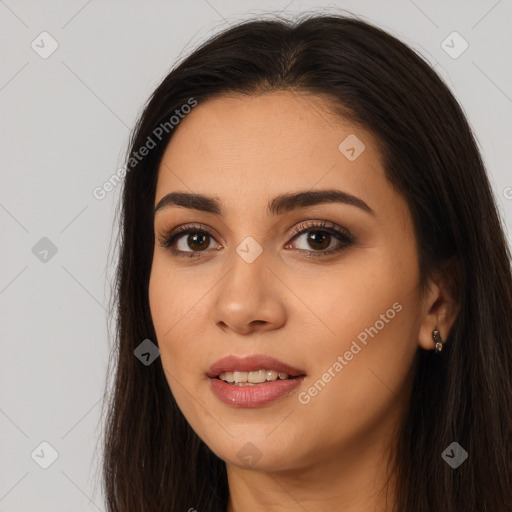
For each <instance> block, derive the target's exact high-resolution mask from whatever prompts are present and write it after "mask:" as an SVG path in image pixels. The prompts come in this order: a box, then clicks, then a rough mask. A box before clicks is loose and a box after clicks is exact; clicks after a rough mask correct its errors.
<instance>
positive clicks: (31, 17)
mask: <svg viewBox="0 0 512 512" xmlns="http://www.w3.org/2000/svg"><path fill="white" fill-rule="evenodd" d="M343 9H346V10H348V11H350V12H352V13H354V14H356V15H358V16H360V17H362V18H363V19H365V20H367V21H370V22H373V23H375V24H377V25H379V26H380V27H382V28H384V29H386V30H388V31H389V32H390V33H391V34H393V35H395V36H396V37H398V38H399V39H401V40H402V41H404V42H406V43H408V44H409V45H410V46H412V47H413V48H415V49H416V50H417V51H419V52H421V53H422V54H423V55H424V56H425V57H426V58H427V59H428V60H429V61H430V62H431V64H432V65H433V66H435V69H436V71H437V72H438V73H439V74H440V75H441V76H442V77H443V79H444V80H445V81H446V82H447V84H448V85H449V87H450V88H451V90H452V91H453V92H454V94H455V96H456V97H457V99H458V100H459V102H460V103H461V105H462V107H463V109H464V111H465V112H466V115H467V117H468V119H469V122H470V124H471V126H472V128H473V130H474V133H475V134H476V137H477V139H478V143H479V146H480V149H481V151H482V154H483V156H484V159H485V162H486V165H487V168H488V171H489V174H490V178H491V181H492V185H493V188H494V191H495V194H496V197H497V200H498V204H499V207H500V211H501V214H502V216H503V218H504V221H505V223H506V228H507V230H510V225H511V219H512V173H511V171H510V162H511V161H512V144H511V141H512V122H511V116H512V70H511V62H512V59H511V55H510V52H511V49H512V31H511V30H510V26H511V22H512V2H511V1H510V0H501V1H497V0H479V1H475V0H473V1H468V0H457V1H445V0H443V1H441V0H436V1H432V0H429V1H427V0H415V1H412V0H393V1H391V0H388V1H385V2H384V1H382V0H374V1H370V0H368V1H364V2H362V1H355V0H354V1H338V2H330V3H320V2H315V1H310V2H305V1H304V2H303V1H299V0H292V1H290V0H283V1H273V2H270V1H262V0H258V1H235V0H231V1H224V0H187V2H174V1H156V0H153V1H152V2H143V1H133V0H132V1H127V0H123V1H112V0H109V1H106V0H103V1H99V0H89V1H86V0H67V1H63V0H59V1H54V2H37V1H35V0H34V1H28V0H5V1H0V38H1V45H0V51H1V58H2V65H1V68H0V109H1V114H0V124H1V127H2V132H1V133H2V137H1V141H2V146H1V155H0V158H1V167H0V176H1V186H0V229H1V245H0V247H1V258H2V259H1V265H0V312H1V322H0V326H1V327H0V328H1V338H2V339H1V349H2V350H1V357H0V365H1V366H0V390H1V391H0V443H1V445H0V453H1V456H0V512H27V511H34V512H36V511H38V512H39V511H41V512H42V511H48V512H50V511H51V512H59V511H66V512H78V511H98V510H100V511H104V510H105V506H104V499H103V495H102V491H101V485H100V482H99V469H98V468H99V461H100V458H101V450H100V447H99V446H98V444H99V442H98V440H99V438H100V435H101V417H100V412H101V405H102V400H103V395H104V391H105V378H106V375H105V374H106V370H107V361H108V355H109V343H110V342H109V339H108V329H107V326H108V324H107V307H108V303H109V300H110V287H111V279H112V275H113V270H114V263H113V259H114V257H115V255H114V252H115V250H114V247H113V246H112V245H113V243H112V242H111V240H112V238H113V237H115V234H116V229H115V217H114V211H115V207H116V203H117V201H118V199H119V190H120V188H121V187H120V186H118V187H117V188H116V189H115V190H114V191H112V192H110V193H109V194H107V195H106V197H105V198H104V199H102V200H98V199H96V198H95V197H94V196H93V189H94V188H95V187H98V186H101V185H102V184H103V183H104V182H105V180H107V179H108V178H109V177H110V176H111V175H112V174H113V173H115V171H116V169H118V168H119V167H120V165H121V164H122V159H123V155H124V153H125V150H126V146H127V141H128V136H129V133H130V130H131V128H132V127H133V124H134V122H135V120H136V118H137V115H138V113H139V112H140V109H141V107H142V105H143V104H144V102H145V101H146V99H147V97H148V96H149V95H150V94H151V92H152V91H153V90H154V88H155V87H156V86H157V85H158V84H159V82H160V80H161V79H162V78H163V77H164V76H165V75H166V74H167V72H168V71H169V70H170V68H171V67H172V66H173V64H174V63H175V62H176V60H177V59H178V58H180V56H181V55H183V54H185V53H188V52H190V51H191V50H192V49H193V48H194V47H195V46H197V45H198V44H199V43H200V42H202V41H203V40H204V39H205V38H207V37H209V36H211V35H213V34H214V33H216V32H217V31H219V30H221V29H223V28H227V27H228V26H229V25H230V24H233V23H234V22H236V21H237V20H240V19H246V18H250V17H254V16H257V15H258V14H261V13H268V12H276V13H277V12H281V14H283V15H285V16H289V17H293V15H294V13H300V12H303V11H305V10H323V11H327V12H331V13H333V12H341V11H342V10H343ZM453 32H457V33H458V34H456V35H453ZM447 38H448V39H447ZM443 41H445V43H443ZM57 45H58V46H57ZM466 45H468V47H467V49H466V50H465V51H464V52H463V53H461V54H460V55H458V53H460V52H461V51H462V50H463V49H464V48H465V46H466ZM52 51H53V53H52ZM507 236H509V240H510V235H507ZM44 466H48V467H47V468H46V469H45V468H44Z"/></svg>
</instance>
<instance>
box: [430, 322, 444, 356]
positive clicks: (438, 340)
mask: <svg viewBox="0 0 512 512" xmlns="http://www.w3.org/2000/svg"><path fill="white" fill-rule="evenodd" d="M432 339H433V340H434V345H435V351H436V354H439V352H441V350H443V342H442V340H441V335H440V334H439V331H438V330H437V327H436V328H435V329H434V330H433V331H432Z"/></svg>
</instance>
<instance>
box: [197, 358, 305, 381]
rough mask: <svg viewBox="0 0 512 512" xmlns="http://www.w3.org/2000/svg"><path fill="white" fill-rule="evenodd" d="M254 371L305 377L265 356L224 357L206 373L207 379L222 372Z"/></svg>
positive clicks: (301, 373) (284, 364) (292, 368)
mask: <svg viewBox="0 0 512 512" xmlns="http://www.w3.org/2000/svg"><path fill="white" fill-rule="evenodd" d="M256 370H276V371H277V372H283V373H287V374H288V375H291V376H292V377H299V376H300V375H305V372H304V371H303V370H299V369H298V368H294V367H293V366H290V365H288V364H286V363H283V362H282V361H279V360H278V359H274V358H273V357H270V356H265V355H251V356H246V357H237V356H233V355H231V356H226V357H223V358H222V359H219V360H218V361H216V362H215V363H213V364H212V366H210V369H209V370H208V372H207V375H208V377H210V378H212V379H213V378H215V377H218V376H219V375H220V374H221V373H222V372H235V371H238V372H250V371H256Z"/></svg>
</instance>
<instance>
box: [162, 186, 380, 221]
mask: <svg viewBox="0 0 512 512" xmlns="http://www.w3.org/2000/svg"><path fill="white" fill-rule="evenodd" d="M323 203H342V204H347V205H350V206H355V207H357V208H360V209H361V210H363V211H365V212H367V213H369V214H371V215H375V212H374V211H373V210H372V209H371V208H370V207H369V206H368V205H367V204H366V203H365V202H364V201H363V200H362V199H360V198H358V197H356V196H353V195H351V194H348V193H346V192H343V191H341V190H336V189H332V190H308V191H304V192H298V193H290V194H282V195H279V196H277V197H275V198H274V199H272V200H271V201H270V202H269V203H268V206H267V212H268V213H269V214H270V215H283V214H285V213H288V212H291V211H294V210H298V209H300V208H307V207H308V206H315V205H318V204H323ZM169 206H181V207H182V208H189V209H192V210H199V211H202V212H207V213H213V214H215V215H220V216H223V211H222V203H221V201H220V199H219V198H218V197H212V196H207V195H203V194H193V193H189V192H171V193H169V194H167V195H165V196H164V197H162V199H160V201H159V202H158V204H157V205H156V206H155V209H154V211H153V214H156V213H157V212H158V211H159V210H162V209H164V208H167V207H169Z"/></svg>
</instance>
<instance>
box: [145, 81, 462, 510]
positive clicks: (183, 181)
mask: <svg viewBox="0 0 512 512" xmlns="http://www.w3.org/2000/svg"><path fill="white" fill-rule="evenodd" d="M349 134H355V135H356V136H357V137H358V139H360V140H361V141H363V142H364V144H365V150H364V151H363V152H362V153H361V154H360V155H359V156H358V157H357V158H356V159H355V160H354V161H350V160H349V159H348V158H346V156H344V154H342V153H341V151H340V150H339V149H338V146H339V144H340V143H341V142H342V141H343V140H344V139H345V138H346V137H347V136H348V135H349ZM320 189H337V190H341V191H344V192H347V193H349V194H352V195H354V196H357V197H358V198H360V199H362V200H363V201H364V202H365V203H367V205H368V206H370V208H371V209H372V210H373V211H374V215H371V214H369V213H367V212H365V211H363V210H362V209H360V208H357V207H355V206H352V205H348V204H338V203H325V204H321V205H316V206H312V207H308V208H302V209H300V210H297V211H293V212H290V213H287V214H284V215H281V216H277V217H275V216H271V215H270V214H268V213H267V203H268V202H269V201H270V200H271V199H273V198H274V197H275V196H277V195H279V194H283V193H289V192H298V191H307V190H320ZM175 191H181V192H195V193H203V194H208V195H212V196H216V197H218V198H219V199H220V200H221V202H222V205H223V209H224V210H225V211H224V216H222V217H221V216H218V215H214V214H212V213H206V212H201V211H197V210H189V209H186V208H183V207H178V206H170V207H168V208H164V209H162V210H159V211H158V212H157V213H156V215H155V225H154V228H155V250H154V257H153V264H152V271H151V278H150V284H149V299H150V307H151V314H152V318H153V322H154V326H155V329H156V334H157V339H158V344H159V347H160V351H161V360H162V365H163V368H164V371H165V375H166V378H167V381H168V383H169V386H170V388H171V390H172V393H173V395H174V397H175V399H176V401H177V403H178V405H179V407H180V409H181V410H182V412H183V414H184V415H185V417H186V418H187V420H188V422H189V423H190V425H191V427H192V428H193V429H194V430H195V431H196V432H197V434H198V435H199V436H200V437H201V438H202V439H203V440H204V442H205V443H206V444H207V445H208V446H209V447H210V448H211V450H212V451H213V452H214V453H216V454H217V455H218V456H219V457H220V458H221V459H223V460H224V461H225V462H226V465H227V466H226V467H227V472H228V480H229V488H230V501H229V505H228V512H238V511H243V510H251V511H295V510H297V511H303V510H308V511H309V512H314V511H320V510H322V511H324V510H343V511H344V512H355V511H358V512H360V511H361V510H365V511H376V512H377V511H384V510H392V508H391V504H392V503H393V493H394V475H393V473H392V472H389V473H388V472H387V469H386V468H387V462H388V458H389V456H390V453H392V450H393V447H394V442H395V440H396V429H397V428H398V426H399V425H400V423H401V421H402V418H403V414H404V409H405V407H406V406H407V403H408V400H409V393H410V388H411V383H412V377H413V375H414V369H415V362H416V355H417V352H418V350H419V349H420V348H422V349H425V350H432V349H433V348H434V344H433V342H432V330H433V329H434V328H435V327H436V326H437V327H438V328H439V330H440V333H441V337H442V339H443V340H444V339H446V337H447V335H448V333H449V330H450V328H451V326H452V324H453V321H454V320H455V315H456V308H455V307H454V305H453V304H454V302H453V300H452V297H451V296H450V294H449V287H448V286H447V281H446V280H444V279H442V278H441V277H438V278H436V279H432V280H430V282H429V286H428V288H427V289H426V290H425V291H424V293H422V291H421V290H420V289H419V269H418V253H417V247H416V242H415V235H414V229H413V225H412V219H411V215H410V211H409V208H408V206H407V204H406V202H405V200H404V199H403V198H402V197H401V196H400V195H399V194H398V193H397V192H396V191H395V190H394V188H393V187H392V186H391V184H390V183H389V182H388V181H387V179H386V177H385V174H384V170H383V167H382V164H381V155H380V153H379V151H378V149H377V143H376V139H375V138H374V136H373V135H372V134H371V133H370V132H369V131H367V130H365V129H364V128H362V127H360V126H356V125H354V124H351V123H350V122H348V121H346V120H344V119H341V118H340V117H339V116H335V115H334V114H332V113H331V112H330V111H329V103H328V102H327V100H326V99H325V98H320V97H316V96H312V95H309V94H306V93H298V92H293V93H292V92H284V91H281V92H273V93H265V94H260V95H252V96H241V95H230V96H222V97H216V98H215V99H212V100H209V101H207V102H204V103H201V104H199V105H198V106H197V107H195V108H194V109H193V110H192V112H191V113H190V114H188V115H187V116H186V118H185V119H184V120H182V121H181V123H180V125H179V126H178V127H177V128H176V131H175V133H174V135H173V138H172V139H171V141H170V143H169V145H168V147H167V148H166V151H165V154H164V156H163V160H162V163H161V165H160V168H159V174H158V183H157V189H156V197H155V206H156V205H157V204H158V202H159V200H160V199H161V198H162V197H163V196H165V195H166V194H167V193H169V192H175ZM304 221H328V222H330V223H332V224H336V225H338V226H341V227H343V228H345V229H347V230H349V232H350V233H351V234H352V235H353V236H354V237H355V239H356V240H355V241H354V243H353V244H352V245H350V246H347V247H345V248H344V249H343V250H341V251H339V252H337V253H334V254H333V255H331V256H320V257H318V258H315V259H312V258H308V257H307V255H306V251H307V250H310V251H315V250H316V251H319V249H318V247H319V244H318V243H317V244H316V245H315V244H313V243H311V241H310V242H309V243H308V240H307V236H308V234H307V233H310V232H311V231H313V232H315V228H306V229H309V231H308V232H306V234H302V235H298V236H296V237H295V238H294V234H293V228H294V227H297V226H298V225H300V224H301V222H304ZM198 223H201V224H202V225H203V226H204V227H206V228H207V229H208V230H209V231H210V233H211V235H212V237H213V238H208V237H207V240H206V243H205V244H204V245H203V246H201V243H202V242H201V241H200V242H199V247H207V248H206V249H202V251H203V252H202V253H201V255H202V257H201V258H197V259H196V258H190V259H189V258H186V257H179V256H176V255H174V254H173V253H172V251H171V249H170V248H165V247H162V246H161V245H160V244H159V242H158V238H159V236H162V234H165V232H166V231H169V230H171V229H173V228H175V227H177V226H180V225H185V224H198ZM316 230H317V231H318V230H321V228H316ZM247 236H251V237H253V238H254V239H255V240H256V241H257V242H258V243H259V245H260V246H261V248H262V249H263V252H262V253H261V255H260V256H259V257H258V258H257V259H256V260H255V261H253V262H252V263H247V261H245V260H244V259H243V258H241V257H240V256H239V255H238V253H237V252H236V248H237V246H238V245H239V244H240V243H241V242H242V241H243V240H244V239H245V238H246V237H247ZM189 241H190V239H189ZM209 242H210V244H209V245H208V243H209ZM178 244H179V248H180V249H181V250H184V251H189V253H190V252H191V251H193V250H196V251H197V250H198V249H197V248H198V245H197V243H196V245H189V244H187V234H185V235H183V234H181V238H180V239H179V241H175V243H174V248H175V249H177V248H178ZM192 244H193V242H192ZM290 245H291V248H290ZM327 245H328V247H329V248H334V247H337V246H339V245H343V242H340V241H338V240H337V239H336V238H335V237H334V236H332V237H331V238H330V243H329V240H328V241H327V243H326V244H325V246H322V248H325V247H327ZM216 248H219V249H217V250H216ZM395 303H398V304H399V305H400V306H401V307H402V309H401V311H400V312H398V313H396V315H395V316H394V318H393V319H391V320H389V321H388V322H386V323H385V325H384V327H383V328H382V329H380V330H379V331H378V334H377V335H375V336H374V337H373V338H371V337H368V342H367V345H366V346H364V345H362V344H361V343H359V345H360V346H361V347H362V349H361V350H360V352H358V353H357V355H355V356H354V357H353V359H352V360H351V361H349V362H348V363H347V365H346V366H344V367H343V369H342V370H341V371H339V372H338V373H336V376H335V377H334V378H332V379H331V381H330V382H328V383H327V384H326V385H325V387H324V388H323V389H322V390H321V391H320V392H318V393H317V394H316V396H313V397H311V399H310V401H309V403H307V404H303V403H301V402H300V401H299V400H298V396H299V393H301V392H307V390H308V389H309V388H310V387H311V386H313V384H314V383H315V382H316V381H318V379H321V378H322V375H323V374H324V373H325V372H327V370H328V369H329V368H332V367H333V363H334V362H335V361H336V360H337V357H338V356H339V355H343V354H344V353H345V352H346V351H347V350H349V349H350V346H351V344H352V342H353V341H354V340H356V339H357V336H358V335H359V334H360V333H361V332H362V331H364V330H365V328H369V327H370V326H375V324H376V322H377V321H378V320H379V319H380V318H381V316H380V315H382V314H385V313H386V311H387V310H389V309H390V308H392V306H393V304H395ZM229 354H235V355H237V356H245V355H250V354H266V355H270V356H272V357H275V358H277V359H279V360H281V361H284V362H286V363H288V364H290V365H292V366H294V367H296V368H299V369H302V370H303V371H304V372H305V373H306V377H305V379H304V382H303V383H302V384H301V385H300V387H299V388H298V390H297V391H294V392H293V393H292V394H291V395H289V396H285V397H282V398H280V399H278V400H277V401H275V402H273V403H271V404H269V405H266V406H264V407H259V408H254V409H247V408H242V409H240V408H238V409H237V408H234V407H231V406H230V405H227V404H225V403H223V402H221V401H219V399H218V398H217V397H216V396H215V395H214V394H213V393H212V391H211V390H210V386H209V384H210V383H209V380H208V377H207V376H206V372H207V370H208V368H209V367H210V365H211V364H212V363H214V362H215V361H217V360H218V359H220V358H221V357H224V356H226V355H229ZM440 357H442V355H440ZM302 396H304V395H302ZM248 442H250V443H252V444H253V445H254V446H255V447H256V448H257V450H258V452H259V454H261V458H260V459H259V460H258V461H257V463H256V464H254V465H252V466H251V465H250V464H247V463H245V462H244V461H242V460H241V459H240V458H239V457H238V456H237V453H238V451H239V450H240V449H241V448H242V447H244V445H246V443H248ZM386 493H387V498H388V506H387V507H386V500H385V497H386Z"/></svg>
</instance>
